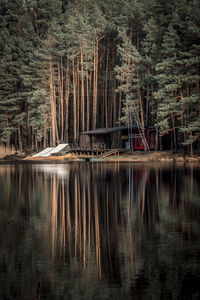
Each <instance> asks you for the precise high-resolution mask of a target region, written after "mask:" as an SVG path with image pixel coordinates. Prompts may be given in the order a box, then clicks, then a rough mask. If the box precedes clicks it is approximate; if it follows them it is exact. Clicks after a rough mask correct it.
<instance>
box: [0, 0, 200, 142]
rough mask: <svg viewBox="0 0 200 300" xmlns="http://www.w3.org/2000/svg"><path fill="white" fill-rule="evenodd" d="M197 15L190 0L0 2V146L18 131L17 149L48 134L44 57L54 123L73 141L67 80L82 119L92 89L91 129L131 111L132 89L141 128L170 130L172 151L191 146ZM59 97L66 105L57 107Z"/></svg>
mask: <svg viewBox="0 0 200 300" xmlns="http://www.w3.org/2000/svg"><path fill="white" fill-rule="evenodd" d="M199 16H200V7H199V1H197V0H191V1H186V0H179V1H178V0H175V1H172V0H170V1H167V2H166V1H158V0H147V1H144V0H142V1H136V0H131V1H129V0H124V1H118V0H117V1H110V0H109V1H107V0H101V1H97V0H92V1H91V0H81V1H78V0H76V1H70V0H69V1H66V0H62V1H61V0H59V1H57V0H50V1H47V0H36V1H28V0H27V1H22V0H16V1H6V0H0V64H1V69H0V117H1V123H0V139H1V142H11V143H12V144H13V143H17V145H16V146H17V147H18V146H19V143H20V136H19V135H20V132H21V140H22V144H23V146H26V144H27V143H28V144H30V143H32V141H33V140H34V141H35V140H38V141H40V140H41V139H42V137H44V135H46V134H47V135H48V136H49V135H50V130H51V128H50V123H51V108H50V105H51V104H50V103H51V101H50V94H51V92H52V91H51V90H50V71H49V62H50V61H51V63H52V74H51V76H52V82H53V86H54V98H55V99H54V100H55V105H56V122H57V124H56V125H57V127H58V134H59V132H61V130H60V127H61V125H60V124H61V110H62V109H63V111H62V113H63V120H62V122H63V124H64V125H63V126H65V127H66V130H67V131H68V133H67V135H70V136H71V140H72V141H73V134H71V131H73V130H72V127H73V122H74V120H73V118H72V115H73V113H72V112H73V109H74V106H73V105H74V104H73V101H74V100H73V93H72V86H73V87H76V89H77V91H76V92H77V99H76V102H77V109H78V107H79V106H80V101H81V100H80V99H79V98H80V97H79V96H80V93H81V91H80V89H81V88H83V89H84V94H85V99H86V95H87V101H88V102H89V103H87V104H86V103H85V106H87V111H89V112H90V120H89V125H91V124H93V119H92V118H93V114H92V113H91V112H92V110H93V98H92V96H93V95H94V94H95V92H97V93H98V95H97V98H98V99H97V115H99V117H98V120H97V126H99V127H101V126H102V125H103V124H105V123H106V124H107V125H108V124H113V121H112V120H113V119H118V118H120V117H121V112H122V114H123V116H124V119H127V116H128V115H129V114H131V113H132V110H133V107H135V106H136V107H139V106H138V98H139V95H138V92H140V98H141V101H142V105H143V108H144V121H145V124H146V125H157V126H159V128H160V132H161V133H166V132H167V131H169V130H170V131H173V132H174V137H175V135H177V134H178V135H179V134H180V135H181V138H179V146H180V147H181V143H183V144H184V145H185V144H192V143H193V142H192V141H195V140H198V139H199V136H198V134H197V132H198V124H199V123H198V120H199V115H200V100H199V98H200V97H199V90H200V87H199V86H200V84H199V81H200V76H199V63H200V57H199V53H200V47H199V37H200V35H199ZM95 47H97V49H96V51H97V52H96V54H95ZM95 55H98V68H97V70H98V74H97V79H96V80H97V85H98V87H97V91H95V85H94V84H93V82H94V79H95V78H94V77H95V76H96V75H94V67H96V66H95V65H94V57H95ZM81 56H82V58H81ZM81 59H82V61H81ZM73 63H75V66H76V72H78V73H77V74H78V75H76V76H78V79H77V77H75V76H73V75H74V74H72V72H73ZM59 72H60V73H59ZM74 72H75V71H74ZM61 74H62V80H63V81H62V85H61V83H60V82H59V78H61V77H59V76H61ZM115 75H116V77H115ZM82 76H84V87H82V86H81V82H80V81H81V80H82ZM138 76H139V81H138ZM86 79H87V80H88V81H87V83H86ZM68 80H69V82H68ZM75 80H77V82H76V83H75ZM78 80H79V82H78ZM86 84H87V85H86ZM116 88H117V92H116ZM68 89H69V90H68ZM66 95H69V100H68V107H67V106H66V104H65V103H64V106H63V104H62V103H61V98H62V97H63V99H65V97H66ZM61 96H62V97H61ZM121 96H122V100H123V101H122V105H121V98H120V97H121ZM78 97H79V98H78ZM85 101H86V100H85ZM95 101H96V100H95ZM85 109H86V107H85ZM81 113H82V112H81V111H80V112H79V113H78V111H77V114H76V115H77V123H78V119H80V118H81ZM101 115H102V116H101ZM104 116H107V122H105V119H103V118H104ZM101 118H102V120H101ZM85 120H86V118H85ZM100 120H101V122H100ZM68 125H69V126H68ZM77 126H78V125H77ZM83 127H84V126H83ZM78 130H79V128H78ZM190 137H192V138H190ZM194 137H195V138H194ZM47 143H50V140H48V141H47ZM33 146H34V145H33Z"/></svg>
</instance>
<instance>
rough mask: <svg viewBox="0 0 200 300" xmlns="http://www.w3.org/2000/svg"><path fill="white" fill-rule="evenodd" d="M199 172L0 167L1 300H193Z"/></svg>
mask: <svg viewBox="0 0 200 300" xmlns="http://www.w3.org/2000/svg"><path fill="white" fill-rule="evenodd" d="M199 216H200V169H199V168H198V167H195V166H177V167H175V166H172V165H170V166H153V165H138V164H123V163H121V164H119V163H109V164H105V163H94V164H92V163H84V162H83V163H72V164H31V163H25V164H2V165H0V299H3V300H8V299H11V300H13V299H30V300H31V299H52V300H57V299H70V300H73V299H74V300H76V299H174V300H175V299H199V297H200V293H199V279H200V265H199V259H198V254H199V253H200V239H199V238H200V221H199Z"/></svg>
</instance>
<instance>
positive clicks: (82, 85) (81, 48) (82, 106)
mask: <svg viewBox="0 0 200 300" xmlns="http://www.w3.org/2000/svg"><path fill="white" fill-rule="evenodd" d="M80 50H81V116H82V122H81V123H82V126H81V131H82V132H84V131H85V97H84V72H83V47H82V45H81V44H80Z"/></svg>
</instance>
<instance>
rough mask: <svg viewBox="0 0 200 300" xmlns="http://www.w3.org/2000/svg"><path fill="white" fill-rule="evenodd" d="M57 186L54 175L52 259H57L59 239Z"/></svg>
mask: <svg viewBox="0 0 200 300" xmlns="http://www.w3.org/2000/svg"><path fill="white" fill-rule="evenodd" d="M57 188H58V187H57V184H56V175H55V174H53V175H52V217H51V224H52V258H53V259H54V257H55V247H56V237H57V213H58V212H57Z"/></svg>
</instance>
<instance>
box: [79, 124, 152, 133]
mask: <svg viewBox="0 0 200 300" xmlns="http://www.w3.org/2000/svg"><path fill="white" fill-rule="evenodd" d="M123 129H128V127H127V126H118V127H110V128H97V129H94V130H89V131H85V132H81V134H88V135H90V134H91V135H101V134H109V133H112V132H115V131H118V130H123ZM132 129H138V127H137V126H133V127H132ZM146 129H156V127H154V126H145V130H146Z"/></svg>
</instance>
